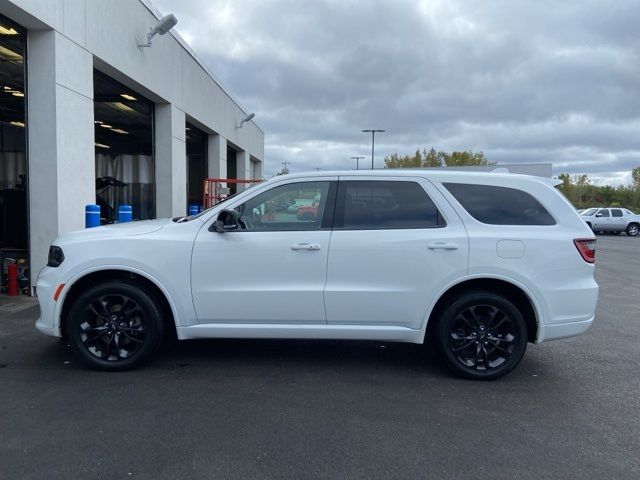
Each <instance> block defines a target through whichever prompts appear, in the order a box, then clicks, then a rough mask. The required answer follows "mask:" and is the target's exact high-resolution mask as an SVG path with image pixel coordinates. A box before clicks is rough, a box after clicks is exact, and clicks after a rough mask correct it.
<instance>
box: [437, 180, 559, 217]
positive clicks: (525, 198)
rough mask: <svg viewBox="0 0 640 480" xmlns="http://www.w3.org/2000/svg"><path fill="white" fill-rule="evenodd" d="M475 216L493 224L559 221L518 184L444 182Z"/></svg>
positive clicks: (470, 213) (461, 203) (452, 193)
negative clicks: (505, 185)
mask: <svg viewBox="0 0 640 480" xmlns="http://www.w3.org/2000/svg"><path fill="white" fill-rule="evenodd" d="M443 185H444V187H445V188H446V189H447V190H448V191H449V192H450V193H451V195H453V196H454V197H455V199H456V200H457V201H458V202H459V203H460V205H462V207H463V208H464V209H465V210H466V211H467V212H468V213H469V215H471V216H472V217H473V218H475V219H476V220H478V221H479V222H482V223H487V224H490V225H555V224H556V221H555V220H554V218H553V217H552V216H551V214H550V213H549V212H548V211H547V209H546V208H544V207H543V206H542V204H540V202H538V200H536V199H535V198H534V197H533V196H531V195H530V194H528V193H527V192H524V191H522V190H518V189H516V188H507V187H496V186H493V185H476V184H467V183H443Z"/></svg>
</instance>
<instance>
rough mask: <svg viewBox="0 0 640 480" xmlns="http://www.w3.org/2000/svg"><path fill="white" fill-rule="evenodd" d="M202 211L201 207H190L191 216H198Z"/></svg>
mask: <svg viewBox="0 0 640 480" xmlns="http://www.w3.org/2000/svg"><path fill="white" fill-rule="evenodd" d="M199 211H200V205H189V216H191V215H197V214H198V212H199Z"/></svg>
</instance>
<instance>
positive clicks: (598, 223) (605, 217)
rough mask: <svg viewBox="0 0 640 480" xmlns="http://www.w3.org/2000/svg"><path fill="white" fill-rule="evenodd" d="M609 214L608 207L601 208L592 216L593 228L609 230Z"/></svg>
mask: <svg viewBox="0 0 640 480" xmlns="http://www.w3.org/2000/svg"><path fill="white" fill-rule="evenodd" d="M610 229H611V214H610V213H609V209H608V208H601V209H600V210H598V211H597V212H596V214H595V215H594V217H593V230H610Z"/></svg>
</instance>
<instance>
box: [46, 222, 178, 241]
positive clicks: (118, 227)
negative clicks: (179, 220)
mask: <svg viewBox="0 0 640 480" xmlns="http://www.w3.org/2000/svg"><path fill="white" fill-rule="evenodd" d="M172 223H173V222H172V221H171V219H170V218H161V219H158V220H142V221H135V222H126V223H114V224H113V225H104V226H102V227H95V228H85V229H84V230H76V231H74V232H69V233H65V234H64V235H61V236H60V237H58V240H57V241H56V242H57V243H56V244H58V243H64V242H67V241H72V242H77V241H85V240H91V239H93V238H95V239H98V238H105V237H130V236H134V235H147V234H149V233H153V232H156V231H158V230H160V229H161V228H164V227H165V226H167V225H171V224H172Z"/></svg>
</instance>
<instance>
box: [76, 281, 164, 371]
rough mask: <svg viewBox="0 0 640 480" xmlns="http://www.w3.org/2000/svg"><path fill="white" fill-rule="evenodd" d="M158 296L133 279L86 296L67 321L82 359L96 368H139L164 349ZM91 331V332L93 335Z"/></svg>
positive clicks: (96, 288)
mask: <svg viewBox="0 0 640 480" xmlns="http://www.w3.org/2000/svg"><path fill="white" fill-rule="evenodd" d="M159 305H161V303H160V300H159V299H158V298H157V296H156V295H155V294H154V293H153V292H152V291H150V290H149V289H148V288H145V287H144V286H141V285H137V284H135V283H134V282H132V281H127V280H111V281H108V282H105V283H101V284H98V285H94V286H92V287H90V288H88V289H87V290H85V291H84V292H82V293H81V294H80V295H79V296H78V297H77V298H76V299H75V300H74V301H73V304H72V305H71V308H70V309H69V314H68V317H67V322H66V333H67V338H68V340H69V345H70V346H71V349H72V350H73V352H74V353H75V355H76V357H77V358H78V359H79V360H80V361H81V362H82V363H83V364H84V365H86V366H87V367H89V368H93V369H96V370H107V371H120V370H129V369H132V368H136V367H138V366H140V365H142V363H144V361H146V360H147V359H148V358H149V357H150V356H151V354H152V353H153V352H155V350H156V349H157V348H158V347H159V345H160V343H161V342H162V339H163V334H164V318H163V311H162V309H161V308H160V307H159ZM89 332H90V334H89Z"/></svg>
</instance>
